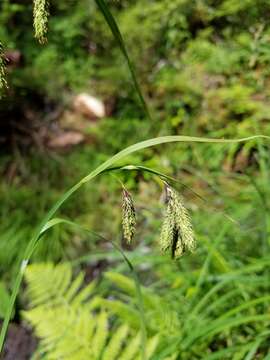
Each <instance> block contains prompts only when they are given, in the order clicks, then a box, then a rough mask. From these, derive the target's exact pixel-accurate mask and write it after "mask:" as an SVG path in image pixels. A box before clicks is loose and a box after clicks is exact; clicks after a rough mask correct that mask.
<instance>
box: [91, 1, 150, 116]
mask: <svg viewBox="0 0 270 360" xmlns="http://www.w3.org/2000/svg"><path fill="white" fill-rule="evenodd" d="M95 1H96V4H97V6H98V7H99V9H100V11H101V12H102V14H103V16H104V18H105V20H106V22H107V24H108V25H109V27H110V29H111V32H112V34H113V36H114V38H115V40H116V41H117V43H118V46H119V48H120V50H121V51H122V53H123V55H124V57H125V59H126V62H127V66H128V68H129V71H130V75H131V79H132V81H133V85H134V88H135V90H136V92H137V94H138V96H139V99H140V102H141V104H142V107H143V109H144V111H145V113H146V115H147V117H148V118H149V119H150V120H152V117H151V114H150V111H149V109H148V106H147V104H146V101H145V99H144V96H143V94H142V91H141V88H140V85H139V82H138V80H137V76H136V73H135V69H134V66H133V64H132V62H131V60H130V57H129V55H128V52H127V49H126V46H125V42H124V40H123V37H122V35H121V32H120V30H119V28H118V25H117V23H116V21H115V19H114V17H113V15H112V13H111V12H110V9H109V7H108V6H107V5H106V3H105V1H104V0H95Z"/></svg>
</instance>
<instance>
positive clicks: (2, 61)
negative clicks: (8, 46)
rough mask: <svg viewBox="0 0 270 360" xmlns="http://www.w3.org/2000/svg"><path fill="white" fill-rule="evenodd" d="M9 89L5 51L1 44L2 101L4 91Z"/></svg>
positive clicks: (0, 76)
mask: <svg viewBox="0 0 270 360" xmlns="http://www.w3.org/2000/svg"><path fill="white" fill-rule="evenodd" d="M6 88H7V81H6V68H5V63H4V51H3V45H2V43H1V42H0V99H1V97H2V94H3V91H4V90H5V89H6Z"/></svg>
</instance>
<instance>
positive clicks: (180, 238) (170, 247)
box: [122, 183, 196, 258]
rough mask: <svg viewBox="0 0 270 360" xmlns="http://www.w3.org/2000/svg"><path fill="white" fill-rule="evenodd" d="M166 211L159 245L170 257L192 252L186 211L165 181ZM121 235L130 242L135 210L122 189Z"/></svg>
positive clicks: (133, 228) (127, 193) (191, 237)
mask: <svg viewBox="0 0 270 360" xmlns="http://www.w3.org/2000/svg"><path fill="white" fill-rule="evenodd" d="M165 192H166V204H167V207H166V212H165V216H164V220H163V224H162V229H161V234H160V247H161V250H162V251H164V252H168V251H170V252H171V255H172V258H178V257H181V256H182V255H183V254H184V253H185V252H186V251H191V252H193V251H194V250H195V247H196V242H195V239H194V233H193V229H192V225H191V221H190V218H189V215H188V211H187V209H186V208H185V206H184V204H183V200H182V198H181V197H180V195H179V194H178V193H177V191H176V190H174V189H173V188H172V187H171V186H170V185H168V184H167V183H165ZM122 201H123V203H122V227H123V237H124V239H125V240H126V241H127V243H131V241H132V239H133V236H134V234H135V227H136V211H135V206H134V202H133V199H132V197H131V195H130V193H129V192H128V191H127V190H126V189H123V198H122Z"/></svg>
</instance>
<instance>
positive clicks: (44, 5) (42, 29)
mask: <svg viewBox="0 0 270 360" xmlns="http://www.w3.org/2000/svg"><path fill="white" fill-rule="evenodd" d="M33 1H34V11H33V15H34V31H35V38H37V39H38V41H39V42H40V43H41V44H44V43H45V42H46V41H47V37H46V34H47V30H48V19H49V3H48V0H33Z"/></svg>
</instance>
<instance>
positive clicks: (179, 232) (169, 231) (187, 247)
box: [160, 184, 196, 258]
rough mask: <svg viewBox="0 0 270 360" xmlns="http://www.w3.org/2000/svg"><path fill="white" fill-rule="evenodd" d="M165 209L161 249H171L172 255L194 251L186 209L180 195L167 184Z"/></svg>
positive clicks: (178, 255)
mask: <svg viewBox="0 0 270 360" xmlns="http://www.w3.org/2000/svg"><path fill="white" fill-rule="evenodd" d="M165 190H166V195H167V209H166V214H165V218H164V221H163V225H162V230H161V237H160V244H161V249H162V250H163V251H167V250H169V249H170V250H171V253H172V257H173V258H175V257H180V256H182V255H183V254H184V253H185V252H186V251H194V249H195V247H196V243H195V240H194V233H193V229H192V225H191V221H190V218H189V215H188V211H187V209H186V208H185V206H184V204H183V201H182V199H181V197H180V195H179V194H178V193H177V192H176V191H175V190H174V189H173V188H171V187H170V186H169V185H168V184H166V186H165Z"/></svg>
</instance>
